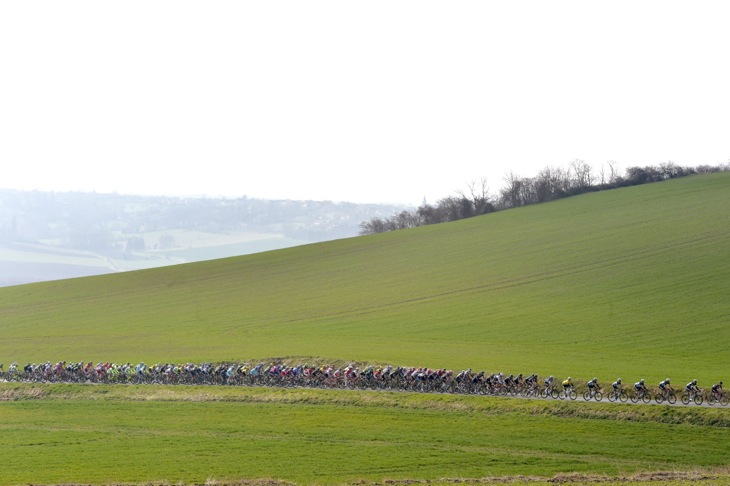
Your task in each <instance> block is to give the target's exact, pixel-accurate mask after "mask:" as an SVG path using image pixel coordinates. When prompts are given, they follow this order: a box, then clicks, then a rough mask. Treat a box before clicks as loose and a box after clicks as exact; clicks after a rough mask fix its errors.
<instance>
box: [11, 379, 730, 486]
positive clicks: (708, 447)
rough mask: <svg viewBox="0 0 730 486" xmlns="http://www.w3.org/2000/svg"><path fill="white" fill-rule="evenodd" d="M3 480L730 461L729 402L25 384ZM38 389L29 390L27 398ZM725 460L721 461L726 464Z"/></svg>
mask: <svg viewBox="0 0 730 486" xmlns="http://www.w3.org/2000/svg"><path fill="white" fill-rule="evenodd" d="M5 396H6V398H12V399H13V401H6V402H4V403H0V413H1V414H2V419H1V420H0V431H1V432H2V433H1V434H0V448H2V449H3V450H6V451H13V452H12V453H11V454H8V455H6V456H5V458H4V460H3V467H2V468H0V484H17V483H26V482H31V481H32V482H33V483H89V482H90V483H118V482H124V483H143V482H149V481H160V482H163V481H169V482H170V483H179V482H182V483H185V484H188V483H194V484H202V483H204V482H206V481H210V480H211V479H213V480H216V481H220V482H226V481H236V480H241V479H259V478H276V479H278V480H284V481H290V482H297V483H300V484H312V483H317V484H336V483H353V482H359V481H365V482H375V481H382V480H383V479H390V480H407V479H412V478H418V479H424V480H439V479H448V478H451V479H459V478H462V479H463V478H484V477H503V476H514V475H529V476H533V475H537V476H540V475H542V476H544V475H548V476H553V475H556V474H559V473H561V472H564V471H571V472H574V473H583V474H593V475H595V474H600V475H605V476H609V477H610V476H615V475H631V474H636V473H639V472H642V471H681V470H689V471H693V470H697V469H698V468H705V469H708V470H711V471H712V470H717V469H719V468H723V467H725V466H727V465H728V452H729V451H730V449H729V447H730V446H729V445H728V442H727V430H728V426H730V415H729V414H726V413H723V410H717V409H705V410H701V409H686V408H679V407H673V408H669V407H656V406H655V407H646V406H632V405H609V404H605V405H600V404H579V403H573V402H570V403H562V402H561V403H555V402H549V403H548V402H541V401H534V400H505V399H495V398H486V397H463V396H451V395H437V396H431V395H424V394H404V393H394V392H363V391H361V392H353V391H322V390H317V391H315V390H288V389H251V388H237V387H236V388H226V387H223V388H221V387H198V388H196V387H151V386H147V387H127V386H108V387H97V386H79V385H67V386H64V385H48V386H45V387H40V388H39V387H37V386H31V385H14V386H12V387H8V388H7V389H6V392H5ZM23 398H25V399H23ZM720 470H721V469H720Z"/></svg>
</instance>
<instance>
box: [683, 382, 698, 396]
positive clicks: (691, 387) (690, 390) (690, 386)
mask: <svg viewBox="0 0 730 486" xmlns="http://www.w3.org/2000/svg"><path fill="white" fill-rule="evenodd" d="M684 389H685V390H687V394H688V395H689V396H690V397H694V396H696V395H697V394H699V393H700V387H699V386H697V380H696V379H694V380H692V381H690V382H689V383H687V386H685V387H684Z"/></svg>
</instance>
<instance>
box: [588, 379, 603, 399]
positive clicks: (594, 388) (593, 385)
mask: <svg viewBox="0 0 730 486" xmlns="http://www.w3.org/2000/svg"><path fill="white" fill-rule="evenodd" d="M586 386H587V387H588V392H589V393H590V396H591V397H594V396H595V395H596V392H598V391H601V387H600V386H598V378H596V377H594V378H593V379H592V380H591V381H589V382H588V383H587V384H586Z"/></svg>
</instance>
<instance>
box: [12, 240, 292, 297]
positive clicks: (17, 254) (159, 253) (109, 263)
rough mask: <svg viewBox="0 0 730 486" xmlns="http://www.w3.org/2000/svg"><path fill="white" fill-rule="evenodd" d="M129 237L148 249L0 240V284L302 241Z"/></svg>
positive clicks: (150, 265)
mask: <svg viewBox="0 0 730 486" xmlns="http://www.w3.org/2000/svg"><path fill="white" fill-rule="evenodd" d="M163 236H167V237H171V238H173V239H174V241H175V243H176V244H175V247H174V248H170V249H164V250H161V249H158V248H155V247H154V245H155V244H156V243H157V242H158V241H159V240H160V238H161V237H163ZM131 237H139V238H143V239H144V240H145V242H146V243H147V244H148V248H147V249H146V250H140V251H134V252H124V251H109V252H107V253H106V254H100V253H95V252H91V251H80V250H72V249H64V248H60V247H58V245H56V244H54V242H48V244H43V243H36V244H18V243H4V244H3V243H0V286H5V285H18V284H25V283H32V282H41V281H46V280H61V279H69V278H77V277H88V276H92V275H103V274H107V273H116V272H122V271H130V270H144V269H150V268H158V267H163V266H168V265H176V264H180V263H187V262H195V261H203V260H212V259H216V258H225V257H230V256H237V255H247V254H251V253H258V252H262V251H270V250H274V249H281V248H288V247H291V246H296V245H301V244H304V243H305V242H304V241H301V240H295V239H292V238H285V237H283V236H281V235H277V234H269V233H257V232H243V233H236V234H230V233H220V234H218V233H204V232H200V231H184V230H174V231H159V232H146V233H136V234H129V235H126V238H131Z"/></svg>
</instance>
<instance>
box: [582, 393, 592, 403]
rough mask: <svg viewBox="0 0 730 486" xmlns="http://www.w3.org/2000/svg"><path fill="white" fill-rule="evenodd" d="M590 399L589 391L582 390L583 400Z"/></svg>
mask: <svg viewBox="0 0 730 486" xmlns="http://www.w3.org/2000/svg"><path fill="white" fill-rule="evenodd" d="M590 399H591V392H589V391H588V390H586V391H584V392H583V400H585V401H586V402H587V401H588V400H590Z"/></svg>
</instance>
